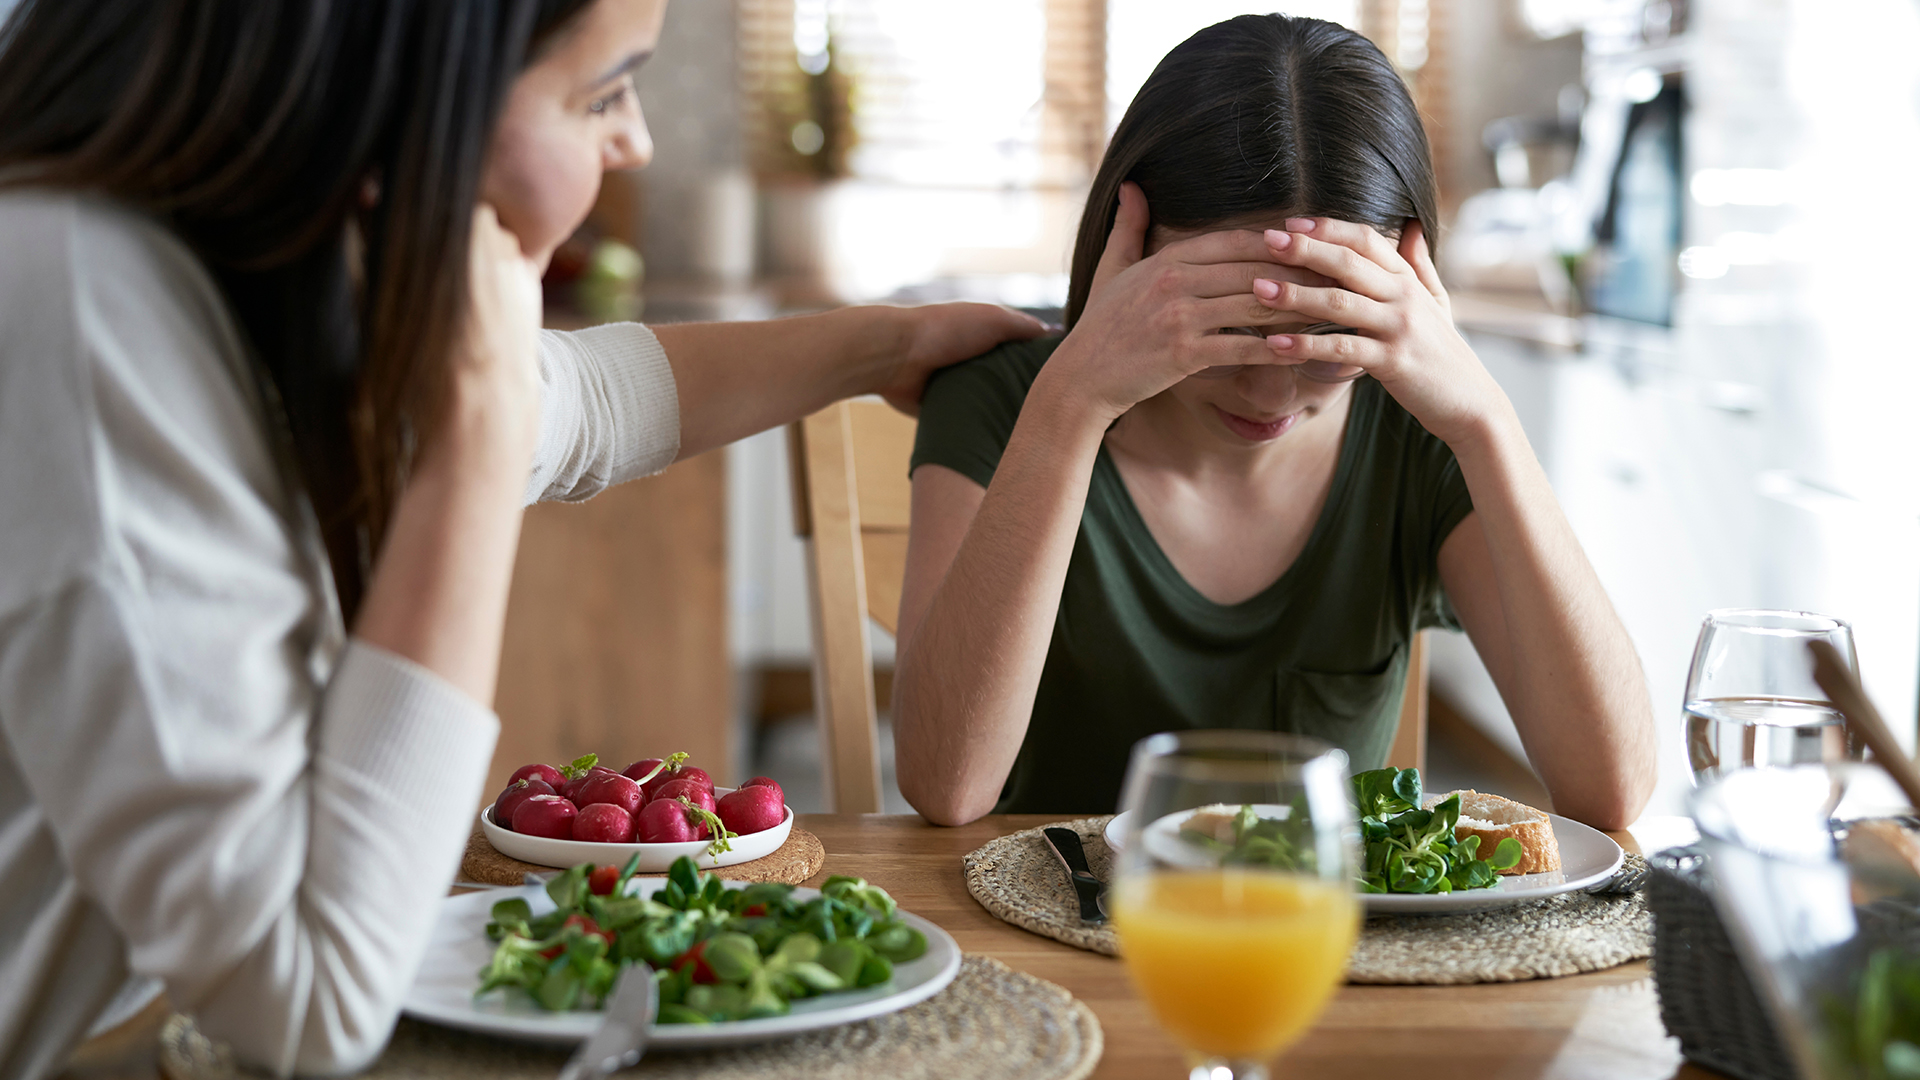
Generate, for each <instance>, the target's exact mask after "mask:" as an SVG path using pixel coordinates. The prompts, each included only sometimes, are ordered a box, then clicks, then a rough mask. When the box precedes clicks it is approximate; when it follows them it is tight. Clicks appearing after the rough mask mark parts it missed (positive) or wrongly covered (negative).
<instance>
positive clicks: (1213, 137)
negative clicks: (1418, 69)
mask: <svg viewBox="0 0 1920 1080" xmlns="http://www.w3.org/2000/svg"><path fill="white" fill-rule="evenodd" d="M1435 202H1436V200H1435V194H1434V185H1433V170H1432V165H1431V161H1430V158H1429V153H1428V149H1427V142H1426V137H1425V134H1424V132H1423V131H1422V130H1421V127H1420V121H1419V117H1418V114H1417V113H1416V112H1415V110H1414V107H1413V103H1412V101H1411V99H1410V98H1409V96H1408V94H1407V92H1406V88H1405V86H1404V85H1403V84H1402V83H1401V82H1400V79H1399V77H1398V75H1397V74H1395V73H1394V71H1393V68H1392V65H1391V64H1389V63H1388V62H1387V61H1386V59H1385V58H1384V57H1383V56H1381V54H1380V53H1379V51H1378V50H1377V49H1375V48H1374V47H1373V45H1372V44H1371V43H1369V42H1367V41H1366V39H1364V38H1362V37H1360V36H1359V35H1358V34H1355V33H1353V32H1352V31H1349V30H1346V29H1345V28H1343V27H1339V26H1337V25H1334V24H1331V23H1326V22H1320V21H1318V20H1312V19H1294V18H1289V17H1287V16H1282V15H1264V16H1257V15H1248V16H1241V17H1240V18H1237V19H1232V20H1229V21H1227V22H1224V23H1220V24H1218V25H1216V26H1213V27H1209V28H1208V29H1206V30H1202V31H1201V32H1200V33H1198V34H1196V35H1194V36H1193V37H1192V38H1190V39H1188V40H1187V41H1186V42H1184V43H1183V44H1181V45H1180V46H1178V47H1177V48H1175V49H1174V50H1173V52H1171V53H1169V54H1168V56H1167V57H1166V58H1165V59H1164V60H1162V61H1161V63H1160V66H1159V67H1158V68H1156V69H1155V71H1154V73H1153V75H1152V76H1151V77H1150V78H1149V79H1148V80H1147V82H1146V84H1145V85H1144V86H1143V87H1142V88H1141V91H1140V94H1139V96H1138V97H1136V98H1135V100H1134V102H1133V104H1132V106H1131V107H1130V108H1129V109H1128V111H1127V114H1126V116H1125V117H1124V118H1123V119H1122V120H1121V122H1120V126H1119V127H1118V129H1116V131H1115V133H1114V136H1113V141H1112V143H1111V144H1110V145H1109V147H1108V149H1107V153H1106V157H1105V159H1104V161H1103V162H1102V165H1101V168H1100V171H1099V174H1098V175H1097V176H1096V178H1095V180H1094V184H1093V188H1092V192H1091V194H1090V195H1089V197H1088V200H1087V212H1086V214H1085V216H1084V217H1083V219H1082V221H1081V227H1080V233H1079V237H1078V242H1077V244H1076V247H1075V251H1074V259H1073V272H1072V281H1071V286H1070V291H1069V298H1068V304H1067V311H1066V322H1067V334H1066V336H1065V337H1064V338H1049V339H1045V340H1041V341H1032V342H1025V343H1020V344H1014V345H1006V346H1002V347H1001V348H999V349H997V350H995V351H994V352H991V353H988V354H987V355H985V356H983V357H980V358H978V359H976V360H973V361H970V362H968V363H966V364H962V365H959V366H957V367H955V368H951V369H949V370H948V371H946V372H943V373H942V374H940V375H939V376H937V377H936V378H935V380H934V381H933V382H932V383H931V384H930V385H929V387H928V390H927V393H926V396H925V399H924V401H923V402H922V406H921V409H922V412H921V420H920V429H919V435H918V438H917V440H916V443H915V447H914V454H913V520H912V533H911V537H910V540H909V548H908V555H907V575H906V581H905V587H904V590H903V593H902V597H901V610H900V634H899V652H898V661H897V672H896V678H895V683H894V686H895V689H894V721H895V729H896V740H897V741H896V753H897V758H898V766H899V776H900V786H901V790H902V792H903V793H904V794H905V795H906V796H907V798H908V800H909V801H910V802H912V803H913V805H914V806H915V807H916V808H918V809H919V810H920V812H921V813H922V814H924V815H925V816H926V817H927V818H928V819H929V820H932V821H934V822H938V823H942V824H958V823H961V822H964V821H969V820H972V819H973V818H976V817H978V816H980V815H981V814H984V813H987V812H989V811H990V810H998V811H1002V812H1049V813H1052V812H1058V813H1073V812H1100V811H1108V810H1111V809H1113V807H1114V806H1115V804H1116V803H1117V801H1118V798H1119V788H1120V781H1121V777H1122V774H1123V772H1124V769H1125V764H1126V758H1127V753H1128V751H1129V749H1130V748H1131V746H1132V745H1133V743H1134V742H1135V741H1137V740H1139V739H1140V738H1143V737H1145V736H1146V735H1149V734H1152V733H1154V732H1158V731H1167V730H1178V729H1189V728H1233V727H1237V728H1262V729H1269V730H1280V731H1290V732H1299V733H1304V734H1309V735H1314V736H1317V737H1319V738H1322V739H1324V740H1326V741H1328V742H1330V743H1333V744H1334V745H1336V746H1340V747H1342V748H1344V749H1345V750H1346V751H1347V753H1348V755H1349V757H1350V758H1351V759H1352V762H1353V767H1354V768H1355V769H1367V768H1375V767H1378V766H1379V765H1380V764H1382V763H1383V761H1384V758H1385V756H1386V752H1387V747H1388V744H1389V743H1390V742H1391V740H1392V737H1393V726H1394V722H1395V719H1396V718H1397V716H1398V713H1399V705H1400V697H1401V693H1402V687H1403V686H1404V682H1405V678H1406V665H1407V656H1408V649H1409V643H1410V641H1411V639H1412V636H1413V634H1414V633H1415V632H1417V631H1418V629H1419V628H1421V627H1423V626H1444V627H1450V628H1464V629H1465V630H1466V631H1467V632H1468V634H1469V635H1470V636H1471V637H1472V639H1473V642H1474V645H1475V647H1476V648H1477V649H1478V650H1479V652H1480V654H1481V656H1482V658H1483V659H1484V660H1485V661H1486V664H1487V668H1488V670H1489V672H1490V673H1491V674H1492V676H1493V678H1494V681H1495V683H1496V684H1497V685H1498V686H1499V688H1500V691H1501V694H1502V696H1503V697H1504V698H1505V700H1506V702H1507V705H1508V708H1509V710H1510V711H1511V712H1512V714H1513V716H1514V721H1515V723H1516V725H1517V726H1518V727H1519V730H1520V734H1521V738H1522V740H1523V741H1524V743H1525V745H1526V747H1527V751H1528V754H1529V756H1530V757H1531V759H1532V761H1533V765H1534V767H1535V769H1536V770H1537V771H1538V772H1539V773H1540V775H1541V778H1542V780H1543V781H1545V783H1546V786H1547V789H1548V791H1549V793H1550V794H1551V795H1552V798H1553V800H1554V805H1555V807H1556V809H1558V810H1559V811H1560V812H1561V813H1565V814H1568V815H1570V816H1573V817H1576V818H1580V819H1583V820H1585V821H1588V822H1589V823H1591V824H1595V825H1598V826H1601V827H1605V828H1617V827H1621V826H1624V825H1626V824H1627V823H1629V822H1630V821H1632V820H1633V818H1634V817H1635V816H1637V815H1638V813H1639V811H1640V808H1641V807H1642V806H1643V805H1644V804H1645V802H1646V799H1647V796H1648V794H1649V793H1650V791H1651V789H1652V784H1653V750H1652V747H1653V737H1652V719H1651V712H1650V709H1649V703H1648V700H1647V691H1646V683H1645V679H1644V677H1643V676H1642V675H1641V672H1640V667H1639V662H1638V659H1637V658H1636V657H1635V655H1634V652H1633V648H1632V645H1631V643H1630V642H1629V641H1628V639H1627V637H1626V634H1625V632H1624V630H1623V629H1622V627H1621V626H1620V622H1619V619H1618V618H1617V617H1616V616H1615V615H1614V613H1613V610H1612V607H1611V605H1610V604H1609V602H1608V601H1607V598H1606V595H1605V593H1604V591H1603V590H1602V589H1601V588H1600V585H1599V582H1598V581H1597V579H1596V578H1595V576H1594V574H1593V570H1592V568H1591V566H1589V565H1588V563H1587V560H1586V557H1585V555H1584V554H1583V553H1582V552H1581V550H1580V546H1579V543H1578V542H1577V541H1576V540H1575V539H1574V537H1573V535H1572V532H1571V530H1570V529H1569V528H1568V526H1567V523H1566V520H1565V518H1564V516H1563V515H1562V514H1561V513H1560V510H1559V507H1558V505H1557V504H1556V503H1555V502H1554V499H1553V494H1552V492H1551V490H1550V489H1549V488H1548V486H1547V483H1546V478H1545V476H1544V474H1543V473H1542V472H1541V470H1540V467H1539V464H1538V462H1537V461H1536V460H1535V459H1534V456H1533V453H1532V450H1531V448H1530V447H1529V446H1528V444H1527V441H1526V437H1525V435H1524V434H1523V433H1522V432H1521V430H1520V426H1519V423H1518V421H1517V420H1516V418H1515V417H1514V414H1513V409H1512V407H1511V405H1510V403H1509V402H1508V401H1507V399H1506V397H1505V395H1504V394H1502V393H1501V391H1500V388H1499V386H1498V385H1497V384H1496V383H1495V382H1494V381H1493V380H1492V378H1491V377H1490V376H1488V374H1487V373H1486V370H1485V368H1483V367H1482V366H1481V365H1480V363H1479V360H1478V359H1477V358H1476V357H1475V356H1474V355H1473V352H1472V350H1471V349H1470V348H1469V347H1468V346H1467V344H1466V342H1465V341H1464V340H1463V339H1461V337H1460V336H1459V334H1458V333H1457V332H1456V331H1455V330H1454V329H1453V326H1452V321H1451V318H1450V315H1449V313H1448V302H1447V296H1446V292H1445V290H1444V289H1443V288H1442V287H1441V285H1440V281H1439V277H1438V275H1437V274H1436V273H1435V271H1434V267H1433V262H1432V259H1431V256H1430V252H1429V247H1428V242H1427V237H1429V236H1431V235H1432V231H1433V230H1432V224H1433V221H1434V218H1435ZM1262 230H1264V231H1262Z"/></svg>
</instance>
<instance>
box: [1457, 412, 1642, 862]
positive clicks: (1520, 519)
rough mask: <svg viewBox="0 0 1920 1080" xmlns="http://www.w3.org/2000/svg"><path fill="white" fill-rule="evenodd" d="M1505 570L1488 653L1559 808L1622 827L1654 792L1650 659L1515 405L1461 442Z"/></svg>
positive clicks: (1499, 571)
mask: <svg viewBox="0 0 1920 1080" xmlns="http://www.w3.org/2000/svg"><path fill="white" fill-rule="evenodd" d="M1454 451H1455V457H1456V459H1457V460H1458V461H1459V463H1460V469H1461V473H1462V475H1463V477H1464V478H1465V480H1466V483H1467V489H1468V491H1469V492H1470V493H1471V494H1472V496H1473V502H1474V511H1475V514H1476V516H1477V518H1478V520H1479V522H1480V527H1481V531H1482V533H1483V534H1484V536H1485V538H1486V544H1487V548H1488V551H1489V553H1490V555H1491V557H1492V559H1491V563H1492V566H1493V567H1494V568H1495V570H1494V580H1495V585H1496V590H1497V593H1498V598H1499V607H1500V611H1501V614H1502V616H1503V630H1504V633H1503V634H1502V637H1503V639H1504V640H1503V641H1501V642H1498V643H1491V644H1492V646H1493V647H1491V648H1487V649H1483V652H1485V653H1487V654H1488V656H1487V659H1488V661H1489V668H1490V670H1491V672H1492V674H1494V676H1495V677H1496V681H1497V682H1498V684H1499V686H1500V689H1501V691H1502V695H1503V696H1504V697H1505V699H1506V701H1507V705H1508V709H1509V711H1510V712H1511V713H1512V714H1513V717H1514V720H1515V721H1516V726H1517V727H1518V728H1519V731H1520V735H1521V739H1522V741H1523V742H1524V743H1525V745H1526V747H1527V753H1528V756H1529V757H1530V758H1531V759H1532V761H1533V764H1534V767H1535V768H1536V769H1537V770H1539V772H1540V775H1541V779H1542V780H1543V781H1544V782H1545V783H1546V786H1547V790H1548V791H1549V792H1550V793H1551V794H1552V796H1553V801H1554V806H1555V809H1556V810H1558V811H1559V812H1560V813H1563V814H1566V815H1568V816H1570V817H1575V818H1579V819H1580V820H1583V821H1586V822H1588V823H1590V824H1594V825H1597V826H1601V827H1604V828H1622V827H1625V826H1626V825H1627V824H1629V823H1631V822H1632V820H1633V819H1634V818H1635V817H1637V816H1638V815H1639V813H1640V810H1641V809H1642V808H1643V807H1644V806H1645V804H1646V800H1647V798H1648V796H1649V795H1650V794H1651V792H1652V789H1653V781H1654V747H1653V720H1652V716H1651V713H1650V712H1649V699H1648V695H1647V685H1646V677H1645V675H1644V673H1643V672H1642V671H1641V668H1640V660H1639V656H1638V655H1637V654H1636V653H1635V652H1634V648H1633V642H1632V640H1631V639H1630V638H1629V637H1628V636H1627V632H1626V628H1625V627H1624V626H1623V625H1622V624H1621V622H1620V617H1619V615H1618V614H1617V613H1616V612H1615V611H1614V609H1613V604H1612V602H1611V601H1610V600H1609V599H1608V598H1607V594H1606V590H1605V589H1604V588H1603V587H1602V586H1601V584H1600V579H1599V576H1598V575H1597V574H1595V573H1594V570H1593V566H1592V564H1591V563H1590V562H1588V560H1587V557H1586V553H1585V552H1584V551H1583V550H1582V549H1581V546H1580V542H1579V540H1578V539H1577V538H1576V537H1575V536H1574V533H1573V528H1572V526H1571V525H1570V524H1569V523H1568V521H1567V518H1566V515H1565V513H1563V512H1562V511H1561V509H1560V504H1559V502H1558V500H1557V499H1556V498H1555V497H1554V494H1553V490H1552V487H1551V486H1550V485H1549V484H1548V482H1547V477H1546V473H1545V472H1544V470H1542V469H1541V468H1540V464H1539V462H1538V460H1537V459H1536V458H1535V457H1534V454H1533V451H1532V448H1531V447H1530V446H1529V445H1528V443H1527V440H1526V436H1525V434H1524V433H1523V432H1522V431H1521V428H1520V425H1519V422H1518V420H1517V419H1516V418H1515V417H1514V416H1513V415H1512V413H1511V410H1503V411H1502V412H1501V413H1500V414H1499V415H1498V416H1497V417H1496V418H1495V419H1494V420H1492V421H1490V422H1489V423H1488V424H1486V425H1485V426H1484V427H1483V429H1482V435H1481V437H1479V438H1476V439H1474V440H1471V441H1468V442H1466V443H1464V444H1463V445H1459V446H1456V447H1455V448H1454Z"/></svg>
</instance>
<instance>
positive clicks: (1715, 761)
mask: <svg viewBox="0 0 1920 1080" xmlns="http://www.w3.org/2000/svg"><path fill="white" fill-rule="evenodd" d="M1819 639H1824V640H1826V641H1828V642H1830V643H1831V644H1832V645H1833V647H1834V648H1835V649H1837V650H1838V651H1839V653H1840V655H1841V656H1842V657H1843V658H1844V659H1845V660H1846V662H1847V666H1848V667H1849V668H1853V669H1854V670H1855V673H1856V674H1858V667H1859V664H1858V661H1857V660H1856V659H1855V657H1854V651H1853V628H1852V627H1851V626H1848V625H1847V623H1846V622H1845V621H1843V620H1840V619H1835V618H1832V617H1830V616H1826V615H1815V614H1813V613H1812V612H1807V611H1762V610H1744V609H1741V610H1725V611H1713V612H1708V613H1707V618H1706V621H1705V622H1702V623H1701V624H1700V637H1699V640H1698V641H1696V642H1695V643H1694V647H1693V667H1692V668H1690V669H1689V670H1688V671H1687V692H1686V698H1685V702H1684V704H1683V706H1682V707H1683V709H1684V710H1685V714H1686V730H1687V761H1688V762H1689V763H1690V764H1691V765H1692V766H1693V778H1694V783H1695V784H1696V785H1698V784H1700V783H1702V782H1704V781H1707V780H1711V779H1717V778H1719V777H1722V776H1725V775H1726V774H1728V773H1730V772H1735V771H1737V770H1740V769H1752V768H1781V767H1787V766H1792V765H1817V764H1829V765H1830V764H1834V763H1837V762H1841V761H1846V760H1849V759H1856V760H1857V759H1858V758H1859V757H1860V756H1861V748H1860V747H1859V746H1858V745H1857V744H1855V743H1853V742H1852V741H1851V740H1850V739H1849V737H1848V733H1847V727H1846V722H1845V720H1844V718H1842V717H1841V715H1840V713H1839V712H1838V711H1837V710H1835V709H1834V707H1833V704H1832V703H1831V702H1830V701H1828V700H1827V692H1826V691H1824V690H1822V689H1820V685H1819V684H1818V683H1816V682H1814V680H1813V661H1812V658H1811V654H1809V653H1808V651H1807V644H1808V643H1809V642H1811V641H1814V640H1819Z"/></svg>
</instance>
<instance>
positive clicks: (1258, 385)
mask: <svg viewBox="0 0 1920 1080" xmlns="http://www.w3.org/2000/svg"><path fill="white" fill-rule="evenodd" d="M1233 388H1234V390H1236V391H1237V392H1238V393H1239V394H1240V396H1241V397H1242V398H1243V399H1245V400H1246V402H1247V404H1248V405H1251V406H1253V407H1254V408H1255V409H1257V410H1258V411H1259V412H1260V413H1261V414H1262V415H1263V416H1273V415H1276V414H1280V413H1283V412H1285V411H1286V408H1287V406H1289V405H1291V404H1293V399H1294V398H1295V397H1297V396H1298V395H1299V393H1300V380H1299V378H1298V377H1297V376H1296V375H1295V373H1294V371H1293V369H1292V367H1291V366H1290V365H1280V364H1248V365H1247V366H1246V367H1244V368H1241V369H1240V374H1239V375H1238V376H1236V377H1235V378H1234V380H1233Z"/></svg>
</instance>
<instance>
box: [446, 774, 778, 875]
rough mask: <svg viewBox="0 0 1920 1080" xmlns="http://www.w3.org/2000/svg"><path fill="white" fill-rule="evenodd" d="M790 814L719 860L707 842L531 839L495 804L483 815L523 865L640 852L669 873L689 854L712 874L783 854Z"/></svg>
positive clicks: (500, 847) (648, 867)
mask: <svg viewBox="0 0 1920 1080" xmlns="http://www.w3.org/2000/svg"><path fill="white" fill-rule="evenodd" d="M732 790H733V789H732V788H723V787H717V788H714V789H713V797H714V798H715V799H718V798H719V797H720V796H722V795H725V794H727V793H728V792H730V791H732ZM785 810H786V816H784V817H782V818H781V819H780V824H778V825H775V826H774V827H773V828H771V829H762V830H760V831H759V832H757V833H747V834H746V835H745V836H736V837H734V838H733V839H732V840H731V841H729V843H731V844H732V845H733V850H732V851H723V852H721V853H720V854H719V855H718V856H714V855H709V854H707V844H708V841H706V840H695V841H692V842H691V843H686V844H596V843H593V842H592V841H589V840H550V839H548V838H547V837H544V836H528V835H527V834H525V833H517V832H514V831H513V830H512V829H503V828H501V827H500V826H498V825H495V824H494V823H493V807H492V806H488V807H487V808H486V809H484V810H482V811H480V828H481V829H482V830H484V831H485V832H486V834H487V843H489V844H492V845H493V849H494V850H495V851H498V852H499V853H500V854H502V855H505V856H507V857H508V858H510V859H519V860H520V861H521V862H530V863H537V864H539V865H541V866H552V867H556V868H561V869H564V868H566V867H569V866H574V865H576V864H578V863H583V862H590V863H593V864H595V865H598V866H605V865H607V864H609V863H611V864H613V865H614V866H625V865H626V864H627V860H628V859H630V858H632V857H633V856H634V854H635V853H636V852H637V853H638V854H639V856H640V869H639V872H640V873H642V874H664V873H666V872H667V870H668V869H670V868H671V867H672V866H673V861H674V860H675V859H678V858H679V857H680V856H682V855H686V856H690V857H691V858H692V859H693V861H694V863H695V864H696V865H698V866H699V867H700V869H702V870H711V869H713V868H714V867H716V866H732V865H733V864H735V863H743V862H751V861H753V860H754V859H759V858H764V857H766V856H768V855H771V854H773V853H774V852H775V851H778V850H780V845H781V844H784V843H786V842H787V834H788V833H790V832H792V831H793V807H791V806H789V807H786V808H785Z"/></svg>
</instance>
